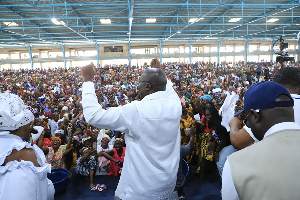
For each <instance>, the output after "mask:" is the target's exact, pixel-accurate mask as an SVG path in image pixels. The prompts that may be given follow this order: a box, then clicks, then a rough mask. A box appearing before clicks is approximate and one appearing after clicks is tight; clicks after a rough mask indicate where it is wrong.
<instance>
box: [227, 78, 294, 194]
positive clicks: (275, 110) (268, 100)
mask: <svg viewBox="0 0 300 200" xmlns="http://www.w3.org/2000/svg"><path fill="white" fill-rule="evenodd" d="M244 98H245V101H244V102H245V103H244V110H245V114H246V119H247V120H248V121H249V126H250V127H251V130H252V132H253V134H254V136H255V138H257V139H258V140H260V142H258V143H256V144H254V145H251V146H250V147H247V148H244V149H242V150H240V151H238V152H236V153H233V154H232V155H230V156H229V157H228V158H227V161H226V163H225V166H224V170H223V176H222V199H223V200H238V199H243V200H248V199H249V200H250V199H261V200H268V199H300V190H299V187H298V186H299V179H300V174H299V173H298V171H299V168H300V160H299V159H297V157H299V150H300V146H299V143H300V126H299V125H298V124H296V123H295V122H294V112H293V105H294V101H293V99H292V97H291V95H290V93H289V92H288V91H287V89H285V88H284V87H283V86H282V85H280V84H278V83H275V82H260V83H257V84H255V85H253V86H251V87H250V88H249V89H248V91H247V92H246V94H245V97H244ZM261 140H262V141H261Z"/></svg>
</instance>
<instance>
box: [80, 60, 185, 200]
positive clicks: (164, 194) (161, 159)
mask: <svg viewBox="0 0 300 200" xmlns="http://www.w3.org/2000/svg"><path fill="white" fill-rule="evenodd" d="M94 68H95V66H94V65H93V64H90V65H87V66H85V67H83V68H82V76H83V79H84V81H85V83H83V86H82V105H83V113H84V117H85V119H86V121H87V122H88V123H89V124H91V125H93V126H95V127H98V128H104V129H109V130H116V131H122V132H123V133H125V141H126V156H125V160H124V165H123V169H122V174H121V177H120V181H119V184H118V187H117V190H116V193H115V199H122V200H127V199H128V200H137V199H138V200H149V199H151V200H155V199H163V200H164V199H170V200H171V199H172V200H173V199H176V198H178V197H176V193H174V188H175V183H176V178H177V170H178V163H179V156H180V127H179V124H180V118H181V111H182V109H181V102H180V99H179V97H178V95H177V94H176V92H175V91H174V90H173V88H172V83H171V82H170V81H168V82H167V78H166V75H165V74H164V72H163V71H162V70H161V69H157V68H153V69H146V70H145V72H144V73H143V74H142V76H141V78H140V80H139V85H138V89H139V93H140V96H141V99H142V100H141V101H134V102H132V103H129V104H126V105H124V106H119V107H114V108H110V109H108V110H103V109H102V107H101V105H99V104H98V100H97V96H96V94H95V90H94V85H93V83H92V82H91V81H92V79H93V77H94V74H95V70H94Z"/></svg>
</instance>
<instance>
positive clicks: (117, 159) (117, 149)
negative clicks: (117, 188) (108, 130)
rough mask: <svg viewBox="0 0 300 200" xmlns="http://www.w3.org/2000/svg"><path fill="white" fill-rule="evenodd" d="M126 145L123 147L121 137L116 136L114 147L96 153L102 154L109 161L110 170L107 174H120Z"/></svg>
mask: <svg viewBox="0 0 300 200" xmlns="http://www.w3.org/2000/svg"><path fill="white" fill-rule="evenodd" d="M125 151H126V147H123V139H121V138H116V140H115V144H114V148H113V149H112V150H110V151H106V152H104V151H101V152H99V153H98V155H99V156H104V157H105V158H107V159H108V160H110V161H112V162H110V170H109V173H108V175H111V176H120V175H121V172H122V167H123V162H124V157H125Z"/></svg>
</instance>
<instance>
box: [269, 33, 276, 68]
mask: <svg viewBox="0 0 300 200" xmlns="http://www.w3.org/2000/svg"><path fill="white" fill-rule="evenodd" d="M275 41H276V40H275V39H273V41H272V45H271V59H270V61H271V63H273V57H274V49H273V48H274V44H275Z"/></svg>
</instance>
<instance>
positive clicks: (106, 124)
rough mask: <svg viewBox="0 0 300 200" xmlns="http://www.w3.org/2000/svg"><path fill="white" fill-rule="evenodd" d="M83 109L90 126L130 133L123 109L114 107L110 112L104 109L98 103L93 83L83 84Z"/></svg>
mask: <svg viewBox="0 0 300 200" xmlns="http://www.w3.org/2000/svg"><path fill="white" fill-rule="evenodd" d="M128 105H130V104H127V105H126V107H128ZM132 106H133V105H131V107H132ZM82 107H83V113H84V118H85V120H86V121H87V122H88V123H89V124H91V125H93V126H95V127H97V128H102V129H108V130H118V131H122V132H125V133H128V132H129V130H128V128H127V125H126V120H125V116H124V114H123V111H122V109H121V107H112V108H110V109H108V110H104V109H102V106H101V105H100V104H99V103H98V99H97V96H96V94H95V89H94V84H93V83H92V82H85V83H83V86H82ZM123 107H125V106H123ZM127 113H128V112H127Z"/></svg>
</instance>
